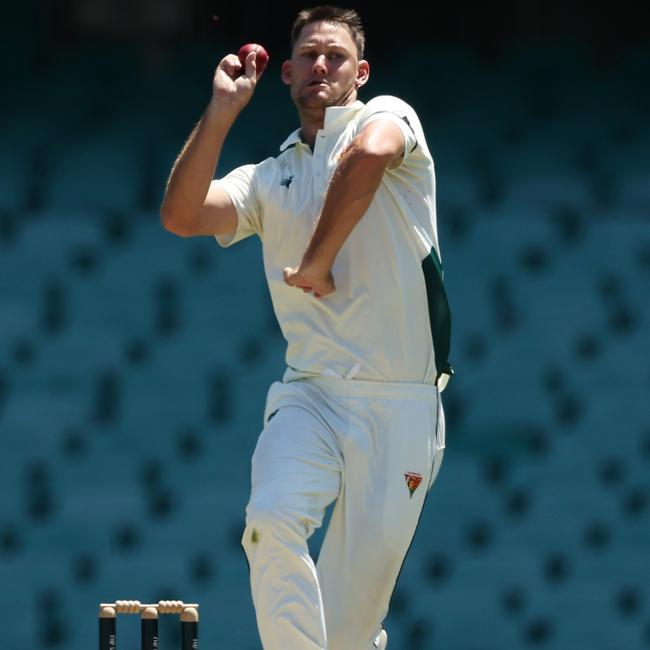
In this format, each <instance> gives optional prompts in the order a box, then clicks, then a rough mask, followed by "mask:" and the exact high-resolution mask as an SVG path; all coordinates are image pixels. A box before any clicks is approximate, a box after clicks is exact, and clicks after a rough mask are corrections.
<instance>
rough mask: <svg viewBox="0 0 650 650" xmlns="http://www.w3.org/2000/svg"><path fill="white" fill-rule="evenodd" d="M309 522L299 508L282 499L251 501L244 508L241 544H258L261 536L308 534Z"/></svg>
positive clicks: (301, 535) (302, 536)
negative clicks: (244, 516) (244, 517)
mask: <svg viewBox="0 0 650 650" xmlns="http://www.w3.org/2000/svg"><path fill="white" fill-rule="evenodd" d="M309 528H310V526H309V524H308V522H307V521H306V519H305V517H304V515H303V514H302V513H301V511H300V509H299V508H297V507H296V506H295V505H292V504H290V503H288V502H284V501H273V502H272V501H268V500H266V501H259V500H256V501H251V503H249V504H248V507H247V508H246V528H245V529H244V535H243V537H242V545H243V546H244V547H246V546H247V545H248V544H253V545H255V544H258V543H259V542H260V541H261V539H262V536H268V535H273V536H275V537H281V538H283V537H299V538H301V539H306V538H307V537H308V536H309Z"/></svg>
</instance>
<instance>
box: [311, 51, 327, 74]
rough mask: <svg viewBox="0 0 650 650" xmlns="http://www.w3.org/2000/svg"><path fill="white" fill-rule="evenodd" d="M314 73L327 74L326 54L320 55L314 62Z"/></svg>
mask: <svg viewBox="0 0 650 650" xmlns="http://www.w3.org/2000/svg"><path fill="white" fill-rule="evenodd" d="M313 69H314V72H320V73H323V74H327V59H326V58H325V55H324V54H320V55H319V56H317V57H316V60H315V61H314V68H313Z"/></svg>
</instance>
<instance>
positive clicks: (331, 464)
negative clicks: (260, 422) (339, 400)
mask: <svg viewBox="0 0 650 650" xmlns="http://www.w3.org/2000/svg"><path fill="white" fill-rule="evenodd" d="M341 464H342V463H341V455H340V451H339V449H338V447H337V445H336V441H335V439H334V437H333V435H332V433H331V431H330V430H329V429H328V427H327V425H326V424H325V423H324V422H323V420H322V419H321V418H320V416H319V415H318V413H317V410H316V409H311V408H310V407H309V404H308V403H305V404H303V405H300V406H299V405H296V404H285V405H280V406H279V407H278V408H277V409H276V410H274V411H273V412H272V415H271V416H270V417H269V418H268V421H267V423H266V425H265V427H264V430H263V431H262V433H261V435H260V437H259V440H258V442H257V446H256V448H255V452H254V454H253V460H252V473H251V498H250V502H249V504H248V507H247V516H248V517H250V516H251V515H252V514H254V513H257V512H261V511H263V512H265V513H269V512H271V513H273V514H274V515H277V516H279V517H281V518H289V519H291V520H292V522H295V521H298V522H300V524H301V525H302V524H304V526H305V528H306V534H307V536H309V535H311V533H312V532H313V530H314V528H317V527H319V526H320V525H321V523H322V520H323V516H324V512H325V509H326V507H327V506H328V505H329V504H330V503H331V502H332V501H333V500H334V499H335V498H336V497H337V496H338V494H339V491H340V484H341Z"/></svg>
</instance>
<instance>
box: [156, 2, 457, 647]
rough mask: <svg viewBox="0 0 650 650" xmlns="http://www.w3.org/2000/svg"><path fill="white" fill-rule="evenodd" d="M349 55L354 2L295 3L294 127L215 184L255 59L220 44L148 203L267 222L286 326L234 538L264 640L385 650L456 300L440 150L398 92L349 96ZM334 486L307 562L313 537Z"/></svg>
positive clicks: (433, 465)
mask: <svg viewBox="0 0 650 650" xmlns="http://www.w3.org/2000/svg"><path fill="white" fill-rule="evenodd" d="M362 56H363V30H362V28H361V24H360V22H359V19H358V16H357V15H356V13H355V12H351V11H348V10H342V9H337V8H332V7H317V8H314V9H311V10H306V11H304V12H301V13H300V14H299V15H298V18H297V19H296V22H295V24H294V29H293V50H292V57H291V60H289V61H286V62H285V63H284V64H283V67H282V78H283V80H284V81H285V83H287V84H288V85H290V86H291V92H292V97H293V99H294V101H295V103H296V105H297V107H298V112H299V115H300V118H301V127H300V128H299V129H297V130H296V131H295V132H294V133H292V134H291V135H290V136H289V138H287V140H285V142H284V143H283V144H282V145H281V147H280V154H279V155H278V156H277V157H273V158H268V159H267V160H265V161H263V162H261V163H259V164H257V165H245V166H243V167H240V168H238V169H235V170H233V171H232V172H230V173H229V174H228V175H227V176H225V177H224V178H221V179H219V180H216V181H215V180H212V178H213V176H214V171H215V168H216V163H217V160H218V155H219V150H220V148H221V144H222V143H223V140H224V138H225V135H226V133H227V131H228V128H229V126H230V124H232V122H233V121H234V119H235V117H236V115H237V114H238V112H239V111H240V110H241V108H243V105H245V103H244V104H242V101H243V100H242V99H241V97H244V98H245V99H246V101H247V100H248V99H249V98H250V95H251V94H252V90H253V89H254V86H255V83H256V75H255V65H254V56H250V55H249V57H248V59H247V61H246V65H245V71H243V74H242V66H241V65H240V64H239V63H238V61H236V60H235V59H236V57H234V55H228V56H227V57H225V58H224V59H223V60H222V62H221V63H220V64H219V67H218V69H217V73H216V75H215V82H214V92H213V100H212V102H211V105H210V107H209V108H208V110H206V113H205V114H204V116H203V118H202V120H201V122H199V124H198V125H197V127H196V129H195V130H194V132H193V133H192V135H191V136H190V139H189V140H188V143H187V144H186V146H185V147H184V150H183V151H182V152H181V155H180V156H179V159H178V160H177V161H176V163H175V166H174V169H173V170H172V174H171V177H170V181H169V184H168V188H167V192H166V196H165V201H164V203H163V207H162V210H161V212H162V217H163V223H164V225H165V227H167V228H168V229H169V230H172V231H173V232H176V233H177V234H179V235H183V236H187V235H196V234H199V235H209V234H212V235H214V236H215V237H216V239H217V241H218V242H219V243H220V244H221V245H222V246H230V245H232V244H234V243H235V242H237V241H239V240H241V239H243V238H245V237H248V236H250V235H253V234H256V235H258V236H259V237H260V238H261V240H262V244H263V253H264V268H265V272H266V277H267V280H268V283H269V287H270V291H271V297H272V300H273V305H274V309H275V312H276V315H277V317H278V321H279V323H280V327H281V329H282V332H283V334H284V337H285V338H286V340H287V356H286V360H287V370H286V372H285V374H284V377H283V380H282V381H278V382H275V383H274V384H273V385H272V386H271V388H270V390H269V394H268V397H267V403H266V409H265V415H264V429H263V431H262V434H261V435H260V438H259V441H258V444H257V447H256V449H255V453H254V456H253V461H252V492H251V497H250V501H249V504H248V507H247V510H246V528H245V531H244V534H243V538H242V544H243V547H244V549H245V551H246V554H247V557H248V560H249V565H250V577H251V588H252V595H253V601H254V604H255V610H256V616H257V621H258V627H259V631H260V636H261V639H262V643H263V646H264V648H265V650H317V649H321V650H323V649H329V650H366V649H370V648H385V647H386V644H387V634H386V631H385V630H383V628H382V621H383V619H384V617H385V616H386V614H387V611H388V604H389V601H390V597H391V595H392V592H393V589H394V587H395V583H396V580H397V577H398V575H399V572H400V569H401V566H402V563H403V561H404V558H405V556H406V553H407V551H408V548H409V546H410V543H411V540H412V537H413V534H414V532H415V528H416V526H417V522H418V520H419V517H420V514H421V512H422V507H423V504H424V500H425V497H426V494H427V492H428V489H429V488H430V486H431V484H432V483H433V481H434V479H435V476H436V474H437V472H438V469H439V467H440V463H441V460H442V455H443V449H444V446H445V428H444V415H443V410H442V405H441V401H440V392H441V391H442V389H443V388H444V385H445V384H446V381H447V379H448V378H449V376H450V375H451V374H452V371H451V368H450V366H449V363H448V353H449V344H450V313H449V306H448V302H447V298H446V294H445V291H444V287H443V283H442V268H441V264H440V252H439V245H438V237H437V231H436V214H435V178H434V168H433V161H432V158H431V155H430V153H429V150H428V148H427V144H426V141H425V137H424V134H423V132H422V127H421V125H420V121H419V119H418V117H417V115H416V114H415V112H414V111H413V109H412V108H411V107H410V106H409V105H408V104H406V103H405V102H403V101H402V100H400V99H398V98H396V97H390V96H381V97H376V98H374V99H372V100H370V101H369V102H368V103H366V104H364V103H363V102H361V101H359V100H358V99H357V90H358V88H359V87H360V86H361V85H363V84H365V83H366V81H367V79H368V73H369V66H368V64H367V62H366V61H364V60H363V58H362ZM233 98H236V100H235V99H233ZM224 106H225V107H226V108H224ZM233 106H234V108H233ZM206 171H207V172H208V173H209V174H210V177H209V178H207V173H206ZM206 178H207V182H206ZM188 197H194V198H193V199H192V198H190V199H189V200H188ZM192 200H193V201H194V203H192ZM199 200H200V201H199ZM335 500H336V504H335V506H334V510H333V512H332V518H331V521H330V525H329V528H328V530H327V532H326V536H325V540H324V543H323V547H322V549H321V552H320V555H319V558H318V562H317V564H316V565H314V563H313V561H312V560H311V558H310V555H309V551H308V547H307V539H308V538H309V536H310V535H311V534H312V532H313V531H314V529H315V528H316V527H318V526H320V525H321V522H322V520H323V516H324V513H325V509H326V507H327V506H328V505H329V504H330V503H332V502H333V501H335Z"/></svg>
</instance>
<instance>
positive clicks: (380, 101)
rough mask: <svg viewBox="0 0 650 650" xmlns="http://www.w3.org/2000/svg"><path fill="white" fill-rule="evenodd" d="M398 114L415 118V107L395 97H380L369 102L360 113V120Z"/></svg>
mask: <svg viewBox="0 0 650 650" xmlns="http://www.w3.org/2000/svg"><path fill="white" fill-rule="evenodd" d="M381 112H387V113H396V114H398V115H401V116H409V117H415V116H416V113H415V110H414V109H413V107H412V106H411V105H410V104H408V103H407V102H405V101H404V100H403V99H400V98H399V97H395V96H394V95H378V96H377V97H373V98H372V99H371V100H369V101H368V102H367V103H366V104H365V105H364V107H363V109H362V110H361V111H360V112H359V113H360V114H359V118H360V119H364V118H365V117H368V116H369V115H374V114H375V113H381Z"/></svg>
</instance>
